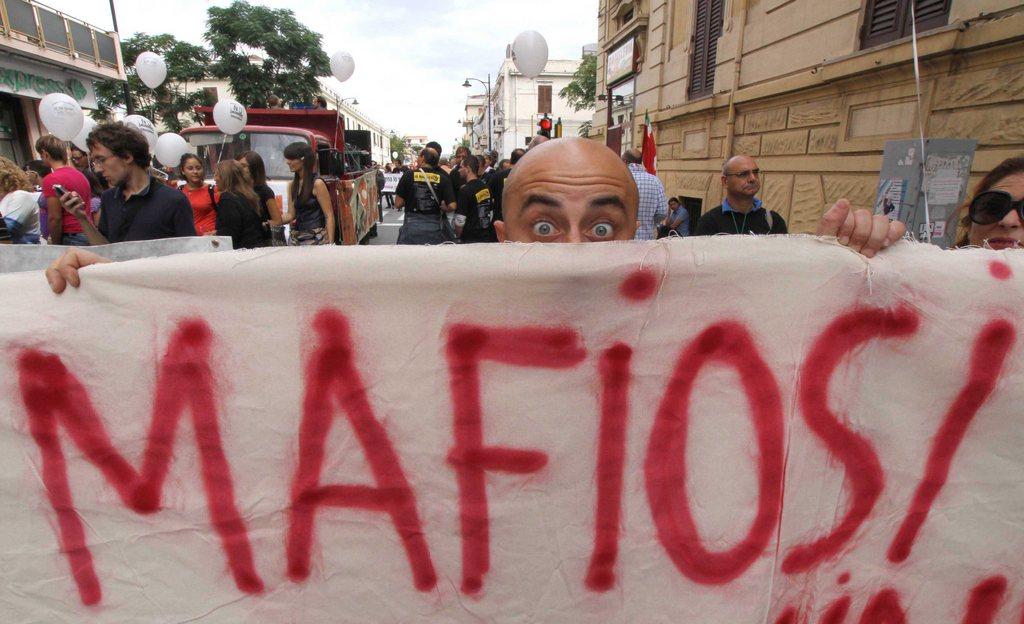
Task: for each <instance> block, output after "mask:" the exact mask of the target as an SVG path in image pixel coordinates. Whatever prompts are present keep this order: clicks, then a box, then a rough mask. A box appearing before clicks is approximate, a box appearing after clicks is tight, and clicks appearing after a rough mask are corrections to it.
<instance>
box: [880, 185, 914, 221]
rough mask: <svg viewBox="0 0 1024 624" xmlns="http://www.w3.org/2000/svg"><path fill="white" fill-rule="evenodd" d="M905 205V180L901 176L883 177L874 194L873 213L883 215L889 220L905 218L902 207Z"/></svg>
mask: <svg viewBox="0 0 1024 624" xmlns="http://www.w3.org/2000/svg"><path fill="white" fill-rule="evenodd" d="M906 206H907V181H906V180H905V179H903V178H891V179H883V180H881V181H879V183H878V193H877V194H876V195H875V214H877V215H885V216H887V217H889V220H891V221H898V220H900V219H901V218H903V219H906V218H907V215H905V214H903V209H904V208H905V207H906Z"/></svg>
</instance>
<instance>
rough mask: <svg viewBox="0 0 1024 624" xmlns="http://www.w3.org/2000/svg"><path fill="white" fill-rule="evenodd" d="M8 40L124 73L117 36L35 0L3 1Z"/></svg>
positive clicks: (1, 7)
mask: <svg viewBox="0 0 1024 624" xmlns="http://www.w3.org/2000/svg"><path fill="white" fill-rule="evenodd" d="M0 18H2V23H0V28H2V30H3V34H4V36H6V37H11V38H15V39H18V40H20V41H25V42H27V43H32V44H35V45H37V46H39V47H40V48H43V49H46V50H51V51H54V52H57V53H60V54H66V55H67V56H68V57H70V59H72V60H82V61H86V62H89V63H94V64H95V65H96V66H97V67H106V68H109V69H113V70H116V71H120V69H121V68H120V67H119V66H118V56H119V55H118V41H117V35H115V34H113V33H110V32H107V31H105V30H102V29H99V28H96V27H95V26H92V25H90V24H87V23H85V22H83V21H81V20H77V19H75V18H73V17H69V16H67V15H64V14H63V13H61V12H60V11H57V10H55V9H51V8H50V7H48V6H46V5H44V4H41V3H39V2H34V1H32V0H0Z"/></svg>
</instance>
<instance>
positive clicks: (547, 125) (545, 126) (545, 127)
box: [540, 117, 551, 130]
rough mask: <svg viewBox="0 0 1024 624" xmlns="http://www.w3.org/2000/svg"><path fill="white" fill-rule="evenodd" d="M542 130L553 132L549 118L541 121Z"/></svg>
mask: <svg viewBox="0 0 1024 624" xmlns="http://www.w3.org/2000/svg"><path fill="white" fill-rule="evenodd" d="M540 129H541V130H551V120H550V119H548V118H547V117H545V118H543V119H541V120H540Z"/></svg>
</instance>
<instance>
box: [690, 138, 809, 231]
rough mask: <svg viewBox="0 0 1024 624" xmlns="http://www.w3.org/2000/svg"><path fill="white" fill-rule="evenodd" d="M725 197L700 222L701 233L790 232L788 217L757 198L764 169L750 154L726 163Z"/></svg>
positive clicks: (724, 174)
mask: <svg viewBox="0 0 1024 624" xmlns="http://www.w3.org/2000/svg"><path fill="white" fill-rule="evenodd" d="M722 186H723V187H724V188H725V199H724V200H722V205H721V206H718V207H716V208H712V209H711V210H709V211H708V212H706V213H704V215H703V216H702V217H701V218H700V221H698V222H697V231H696V232H695V234H696V235H697V236H711V235H713V234H786V233H788V232H789V230H788V229H787V228H786V220H785V219H783V218H782V215H780V214H779V213H777V212H775V211H773V210H770V209H768V208H765V207H764V205H763V204H762V203H761V200H760V199H757V197H755V195H757V193H758V191H760V190H761V170H760V169H758V168H757V162H755V161H754V159H753V158H751V157H750V156H733V157H732V158H730V159H729V160H728V161H726V163H725V165H723V166H722Z"/></svg>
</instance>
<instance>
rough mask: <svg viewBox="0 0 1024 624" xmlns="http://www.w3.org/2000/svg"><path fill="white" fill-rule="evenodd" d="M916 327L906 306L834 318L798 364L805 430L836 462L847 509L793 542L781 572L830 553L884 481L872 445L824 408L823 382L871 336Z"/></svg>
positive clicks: (901, 332)
mask: <svg viewBox="0 0 1024 624" xmlns="http://www.w3.org/2000/svg"><path fill="white" fill-rule="evenodd" d="M917 326H918V317H917V315H916V314H915V313H914V312H913V311H912V310H910V309H907V308H902V309H898V310H881V309H876V308H868V309H862V310H856V311H854V312H850V313H848V314H845V315H843V316H841V317H839V318H838V319H836V320H835V321H833V322H832V323H831V324H830V325H829V326H828V327H827V328H826V329H825V331H824V332H823V333H822V334H821V336H819V337H818V339H817V340H816V341H815V342H814V345H813V346H812V348H811V352H810V354H809V355H808V356H807V360H806V361H805V362H804V364H803V366H802V367H801V370H802V371H803V372H802V373H801V375H800V385H799V401H800V408H801V412H802V413H803V417H804V420H805V421H806V423H807V426H808V428H810V430H811V432H812V433H813V434H814V435H815V436H817V437H818V438H820V439H821V440H822V442H824V443H825V446H826V447H827V448H828V450H829V452H830V453H831V454H832V455H834V456H835V457H837V458H838V459H839V461H840V462H842V464H843V466H844V468H845V471H846V475H845V478H846V483H847V484H848V486H849V488H850V499H851V500H850V508H849V509H848V510H847V511H846V514H845V515H844V516H843V518H842V520H840V522H839V524H838V525H837V526H836V527H835V528H834V529H832V531H831V532H830V533H829V534H827V535H825V536H823V537H820V538H818V539H816V540H814V541H813V542H810V543H805V544H800V545H798V546H794V547H793V548H792V549H791V550H790V551H789V554H788V555H787V556H786V558H785V560H784V561H783V563H782V571H783V572H785V573H787V574H795V573H798V572H804V571H806V570H808V569H810V568H812V567H813V566H815V565H817V564H819V563H821V562H822V561H824V560H826V559H828V558H829V557H832V556H835V555H836V554H837V553H838V552H839V551H840V549H841V548H842V547H843V545H844V544H846V543H847V542H848V541H849V540H850V539H852V538H853V535H854V533H855V532H856V531H857V529H858V528H859V527H860V525H861V524H862V523H863V522H864V521H865V520H866V519H867V517H868V515H869V514H870V513H871V510H872V509H873V508H874V506H875V503H876V502H877V501H878V497H879V495H880V494H881V493H882V488H883V487H884V484H885V475H884V473H883V471H882V465H881V463H880V462H879V460H878V454H877V453H875V448H874V446H873V445H872V444H871V442H870V441H869V440H868V439H867V438H865V437H863V436H861V435H860V434H858V433H856V432H854V431H853V430H851V429H850V428H849V427H847V426H846V425H845V424H844V423H843V422H842V420H841V419H840V417H839V416H838V415H836V414H834V413H833V412H832V411H831V409H830V408H829V398H828V397H829V382H830V381H831V379H832V376H833V374H834V373H835V370H836V369H837V368H838V367H839V365H840V363H841V362H842V361H843V360H844V358H846V357H847V356H848V355H849V354H850V353H851V352H853V351H855V350H856V349H858V348H859V347H860V346H861V345H863V344H864V343H866V342H868V341H870V340H873V339H875V338H902V337H906V336H909V335H911V334H913V333H914V332H915V331H916V330H917Z"/></svg>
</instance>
